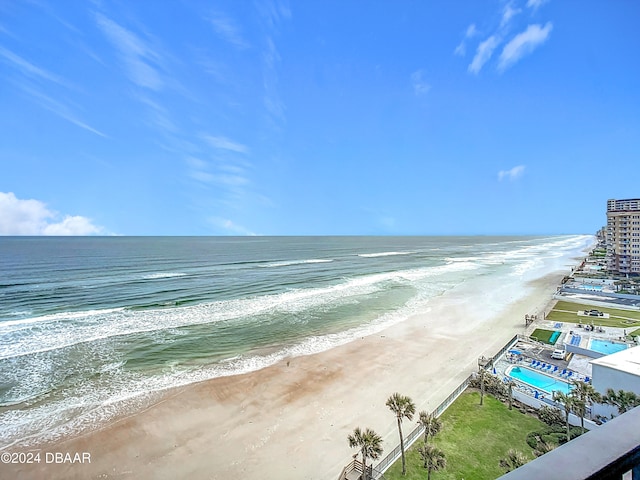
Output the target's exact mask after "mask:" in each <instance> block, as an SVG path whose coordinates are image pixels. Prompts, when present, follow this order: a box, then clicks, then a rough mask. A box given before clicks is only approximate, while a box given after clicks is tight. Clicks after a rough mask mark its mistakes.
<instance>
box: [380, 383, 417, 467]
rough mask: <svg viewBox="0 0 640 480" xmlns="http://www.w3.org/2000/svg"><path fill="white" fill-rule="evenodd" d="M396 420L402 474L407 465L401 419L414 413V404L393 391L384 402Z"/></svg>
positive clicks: (409, 418)
mask: <svg viewBox="0 0 640 480" xmlns="http://www.w3.org/2000/svg"><path fill="white" fill-rule="evenodd" d="M386 405H387V407H389V410H391V411H392V412H393V413H394V414H395V416H396V419H397V420H398V433H399V434H400V453H401V454H402V475H406V474H407V465H406V460H405V458H404V438H402V420H403V419H405V418H406V419H407V420H411V419H412V418H413V414H414V413H416V406H415V404H414V403H413V400H411V398H409V397H406V396H404V395H400V394H399V393H394V394H393V395H391V396H390V397H389V399H388V400H387V403H386Z"/></svg>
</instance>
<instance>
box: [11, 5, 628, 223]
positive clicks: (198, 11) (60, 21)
mask: <svg viewBox="0 0 640 480" xmlns="http://www.w3.org/2000/svg"><path fill="white" fill-rule="evenodd" d="M638 18H640V4H639V3H638V2H636V1H633V0H627V1H623V0H620V1H615V2H602V1H585V2H566V1H559V0H546V1H545V0H513V1H501V0H493V1H480V0H470V1H466V2H465V1H456V2H447V1H430V2H426V1H425V2H422V1H402V0H401V1H392V0H388V1H378V2H362V1H345V0H340V1H330V0H322V1H320V0H317V1H300V2H284V1H275V0H273V1H256V2H253V1H239V0H228V1H199V0H181V1H172V2H147V1H133V2H130V1H108V0H104V1H101V0H94V1H92V2H90V1H81V0H77V1H71V0H70V1H65V2H58V1H47V0H25V1H20V0H15V1H11V2H2V3H0V105H1V108H0V234H4V235H13V234H29V235H40V234H44V235H48V234H49V235H62V234H80V235H84V234H103V235H251V234H258V235H295V234H300V235H324V234H338V235H344V234H362V235H371V234H381V235H387V234H390V235H394V234H402V235H403V234H409V235H410V234H426V235H430V234H434V235H447V234H450V235H457V234H563V233H593V232H594V231H595V230H597V229H598V228H599V227H600V226H602V225H603V224H604V223H605V208H606V200H607V199H608V198H635V197H639V196H640V168H639V167H638V165H640V109H639V107H640V88H638V85H640V61H638V55H637V52H638V51H640V33H639V32H640V31H639V30H638V28H637V21H638ZM621 172H624V173H621Z"/></svg>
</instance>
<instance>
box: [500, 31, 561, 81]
mask: <svg viewBox="0 0 640 480" xmlns="http://www.w3.org/2000/svg"><path fill="white" fill-rule="evenodd" d="M552 29H553V25H552V24H551V22H547V24H546V25H545V26H544V27H541V26H540V25H538V24H535V25H529V26H528V27H527V29H526V30H525V31H524V32H522V33H519V34H518V35H516V36H515V37H513V39H512V40H511V41H510V42H509V43H507V44H506V45H505V46H504V49H503V50H502V53H501V54H500V61H499V63H498V69H499V70H505V69H507V68H509V67H510V66H511V65H513V64H514V63H516V62H517V61H518V60H520V58H522V57H523V56H524V55H527V54H529V53H531V52H533V50H535V49H536V48H537V47H538V46H540V45H542V44H543V43H544V42H545V41H546V40H547V39H548V38H549V34H550V33H551V30H552Z"/></svg>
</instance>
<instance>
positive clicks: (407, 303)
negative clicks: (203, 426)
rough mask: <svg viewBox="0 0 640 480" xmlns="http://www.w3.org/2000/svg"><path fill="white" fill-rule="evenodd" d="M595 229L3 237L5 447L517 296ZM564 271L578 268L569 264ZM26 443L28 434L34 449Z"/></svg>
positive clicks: (0, 308) (0, 299)
mask: <svg viewBox="0 0 640 480" xmlns="http://www.w3.org/2000/svg"><path fill="white" fill-rule="evenodd" d="M591 242H592V237H590V236H557V237H304V238H297V237H285V238H280V237H266V238H265V237H255V238H244V237H243V238H228V237H224V238H219V237H218V238H208V237H176V238H166V237H162V238H149V237H140V238H129V237H113V238H87V237H84V238H24V237H20V238H17V237H14V238H7V237H5V238H2V239H0V271H1V272H2V276H1V277H0V405H2V407H0V408H1V410H0V425H1V427H0V446H1V445H7V444H11V443H14V442H16V441H20V443H23V444H29V443H30V442H32V441H36V439H37V440H43V439H47V438H56V437H57V436H59V435H62V434H65V433H69V432H71V431H77V430H78V429H82V428H86V427H87V426H90V425H92V424H93V423H95V422H97V421H106V420H108V419H109V418H112V416H113V415H116V414H117V413H118V412H119V411H121V409H122V408H125V407H126V408H136V406H137V405H142V404H143V403H144V402H145V399H146V398H147V397H148V395H149V394H152V393H153V392H158V391H161V390H163V389H167V388H170V387H172V386H177V385H184V384H188V383H192V382H196V381H200V380H204V379H208V378H213V377H217V376H222V375H231V374H235V373H243V372H248V371H253V370H256V369H259V368H263V367H265V366H267V365H270V364H273V363H275V362H277V361H278V360H280V359H282V358H286V357H288V356H296V355H306V354H311V353H315V352H320V351H323V350H327V349H329V348H332V347H334V346H337V345H341V344H344V343H347V342H349V341H352V340H353V339H356V338H360V337H362V336H364V335H369V334H372V333H374V332H378V331H380V330H382V329H383V328H386V327H387V326H390V325H393V324H394V323H397V322H401V321H403V320H405V319H406V318H408V317H409V316H410V315H412V314H414V313H418V312H422V311H424V310H425V309H427V308H428V306H429V303H430V302H431V301H433V299H434V298H436V297H438V296H440V295H442V294H443V293H444V292H447V291H449V290H451V289H453V288H456V287H457V286H460V285H462V284H463V283H464V284H477V285H478V289H477V295H478V301H479V303H481V304H482V306H483V309H485V310H486V311H487V312H491V311H493V310H495V309H497V308H500V306H501V305H499V304H498V303H499V302H500V301H501V300H495V301H494V302H493V303H495V305H494V304H492V297H491V291H492V290H493V289H495V288H498V287H499V286H501V285H508V286H509V288H511V289H512V290H513V292H516V294H523V293H524V292H525V291H526V283H527V282H528V281H529V280H532V279H535V278H539V277H542V276H544V275H545V274H547V273H549V272H552V271H557V270H558V269H559V268H562V267H563V266H565V265H566V266H569V265H572V264H573V262H571V261H570V260H569V259H570V258H571V257H573V256H576V255H579V254H580V252H581V250H582V249H583V248H585V246H587V245H589V244H590V243H591ZM567 268H568V267H567ZM28 437H31V438H32V440H29V439H28Z"/></svg>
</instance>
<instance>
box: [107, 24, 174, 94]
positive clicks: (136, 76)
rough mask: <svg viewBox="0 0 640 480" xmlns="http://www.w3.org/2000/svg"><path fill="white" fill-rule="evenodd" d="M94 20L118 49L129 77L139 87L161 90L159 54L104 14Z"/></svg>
mask: <svg viewBox="0 0 640 480" xmlns="http://www.w3.org/2000/svg"><path fill="white" fill-rule="evenodd" d="M96 22H97V24H98V26H99V27H100V29H101V30H102V32H103V33H104V34H105V35H106V37H107V38H108V39H109V41H110V42H111V43H112V44H113V46H114V47H115V48H116V49H117V50H118V52H119V54H120V57H121V58H122V61H123V63H124V65H125V69H126V72H127V75H128V77H129V79H130V80H131V81H132V82H133V83H135V84H136V85H138V86H140V87H144V88H149V89H151V90H161V89H162V88H163V87H164V83H165V82H164V81H163V79H162V77H161V75H160V73H159V72H158V66H159V64H160V62H161V61H162V57H161V55H160V54H159V53H158V52H157V51H156V50H155V49H153V48H151V47H150V46H149V45H148V44H147V43H146V42H145V41H143V40H142V39H141V38H140V37H139V36H138V35H136V34H134V33H133V32H131V31H129V30H127V29H126V28H124V27H122V26H120V25H119V24H117V23H116V22H114V21H113V20H111V19H109V18H107V17H106V16H104V15H102V14H100V13H98V14H96ZM152 64H153V65H152Z"/></svg>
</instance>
